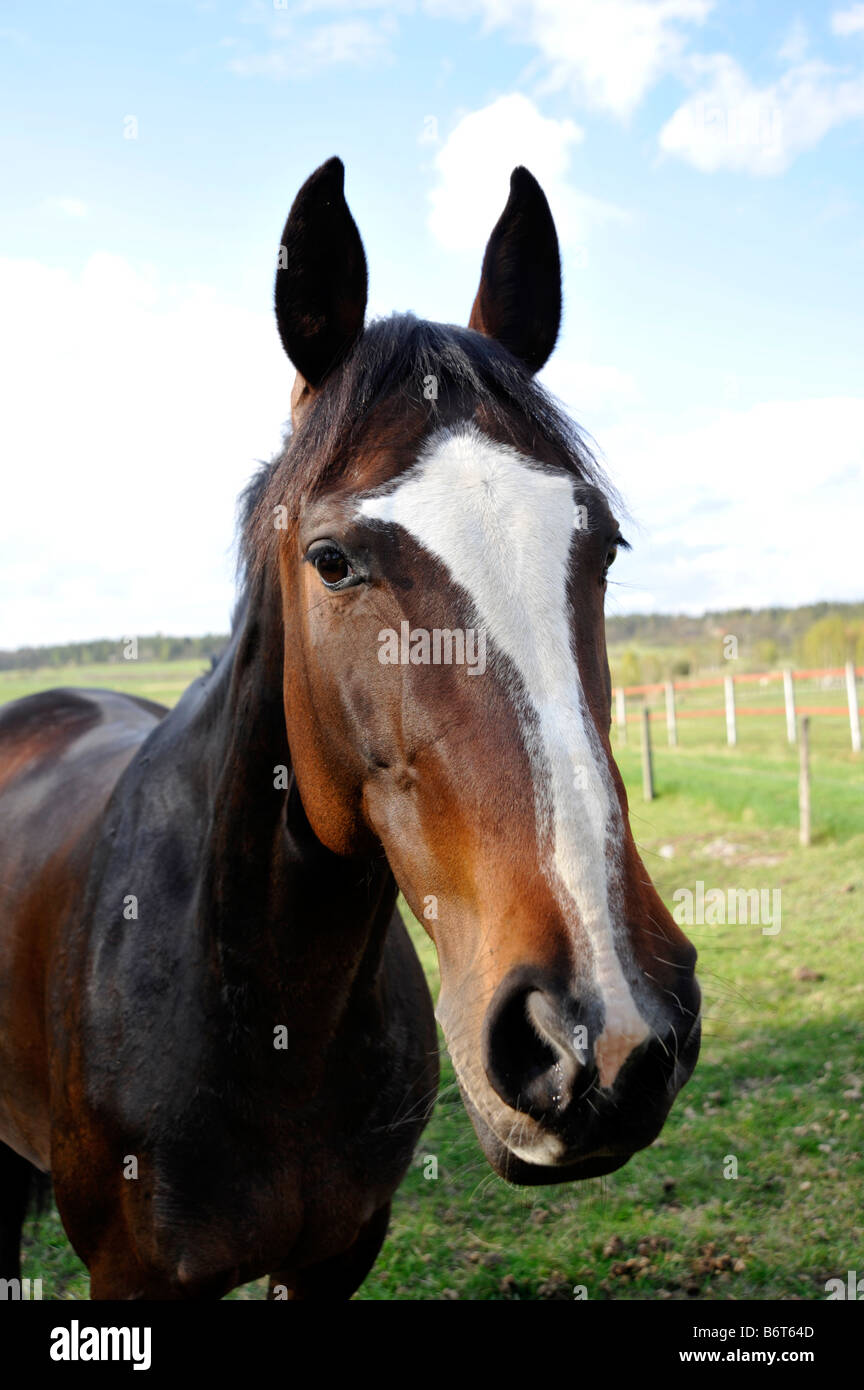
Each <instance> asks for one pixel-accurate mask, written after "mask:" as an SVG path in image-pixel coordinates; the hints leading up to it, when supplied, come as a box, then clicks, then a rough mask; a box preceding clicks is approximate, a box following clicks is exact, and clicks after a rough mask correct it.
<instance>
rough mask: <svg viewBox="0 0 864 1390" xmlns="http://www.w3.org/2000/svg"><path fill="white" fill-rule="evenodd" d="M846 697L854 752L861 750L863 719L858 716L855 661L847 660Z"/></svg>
mask: <svg viewBox="0 0 864 1390" xmlns="http://www.w3.org/2000/svg"><path fill="white" fill-rule="evenodd" d="M846 699H847V700H848V701H849V732H850V733H851V735H852V752H853V753H860V752H861V720H860V719H859V717H858V691H857V689H856V688H855V663H854V661H847V662H846Z"/></svg>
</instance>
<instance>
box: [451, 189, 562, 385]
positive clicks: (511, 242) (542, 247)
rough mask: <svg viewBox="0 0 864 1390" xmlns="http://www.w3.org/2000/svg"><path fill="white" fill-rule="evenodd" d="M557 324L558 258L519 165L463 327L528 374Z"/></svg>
mask: <svg viewBox="0 0 864 1390" xmlns="http://www.w3.org/2000/svg"><path fill="white" fill-rule="evenodd" d="M560 325H561V258H560V256H559V253H558V237H557V235H556V233H555V223H554V222H553V220H552V213H551V212H550V211H549V204H548V203H547V201H546V195H545V193H544V192H543V189H542V188H541V187H540V185H539V183H538V182H537V180H536V179H535V178H534V175H533V174H529V172H528V170H527V169H523V168H522V166H521V165H520V166H519V168H518V169H514V170H513V173H512V174H511V175H510V197H509V198H508V199H507V206H506V207H505V209H504V211H503V212H502V214H501V216H500V217H499V218H498V221H497V222H496V224H495V228H494V230H493V232H492V235H491V236H490V238H489V244H488V246H487V247H486V254H485V256H484V257H483V271H482V274H481V276H480V288H479V289H478V291H477V298H476V299H475V300H474V307H473V309H472V310H471V318H470V319H469V321H468V327H469V328H474V329H476V330H477V332H478V333H485V334H486V336H487V338H495V339H496V340H497V341H498V342H499V343H502V344H503V345H504V347H506V348H509V350H510V351H511V352H512V353H513V356H514V357H518V358H519V360H520V361H521V362H524V364H525V366H526V367H527V368H528V370H529V371H531V372H539V370H540V368H541V367H542V366H543V364H544V362H545V361H546V360H547V358H548V357H549V354H550V353H551V351H552V349H553V348H554V346H555V340H556V338H557V337H558V329H559V327H560Z"/></svg>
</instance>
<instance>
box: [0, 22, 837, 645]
mask: <svg viewBox="0 0 864 1390" xmlns="http://www.w3.org/2000/svg"><path fill="white" fill-rule="evenodd" d="M334 154H338V155H339V156H340V157H341V158H342V160H343V161H344V163H345V166H346V184H345V186H346V196H347V198H348V202H349V205H350V207H351V210H352V212H353V214H354V217H355V220H356V222H357V224H358V226H359V229H360V232H361V235H362V237H363V240H364V244H365V247H366V254H367V260H368V263H369V272H370V305H369V312H370V315H376V314H382V313H389V312H391V311H392V310H408V309H410V310H412V311H413V312H415V313H416V314H418V315H420V316H421V317H424V318H430V319H434V320H438V321H441V322H449V323H463V324H464V323H465V322H466V321H467V318H468V314H469V312H470V308H471V304H472V301H473V298H474V294H475V291H476V287H477V282H478V278H479V271H480V264H481V261H482V255H483V249H484V246H485V243H486V240H487V238H488V235H489V233H490V231H491V230H492V227H493V225H494V223H495V221H496V220H497V217H498V215H499V213H500V211H501V209H502V208H503V205H504V203H505V201H506V198H507V192H508V180H509V175H510V171H511V170H512V168H513V167H514V166H515V165H517V164H524V165H526V166H527V167H528V168H529V169H530V170H531V171H532V173H534V174H535V175H536V177H537V178H538V179H539V180H540V182H541V184H542V185H543V188H544V190H545V192H546V194H547V197H548V199H549V202H550V205H551V208H552V211H553V215H554V217H555V220H556V225H557V228H558V235H559V239H560V242H561V250H562V263H563V270H564V321H563V327H562V333H561V336H560V339H559V342H558V346H557V348H556V351H555V353H554V355H553V356H552V358H551V359H550V361H549V363H548V364H547V366H546V367H545V368H544V370H543V372H542V373H541V378H540V379H541V380H542V381H543V382H544V383H545V384H546V386H547V387H548V388H549V389H550V390H551V391H553V392H554V393H555V394H556V395H557V396H558V397H559V398H560V399H561V400H562V401H563V402H564V403H565V405H566V407H567V409H568V410H569V411H570V413H571V414H572V415H573V417H574V418H575V419H576V420H577V421H578V422H579V423H580V425H581V426H582V427H583V429H584V430H586V431H587V432H588V434H589V435H590V436H591V439H592V440H593V441H594V446H595V448H596V451H597V452H598V454H599V456H600V458H601V459H602V461H603V462H604V464H605V466H606V468H607V471H608V473H609V476H610V477H611V480H612V482H613V483H614V485H615V487H616V488H617V490H618V491H619V493H620V494H621V495H622V496H623V498H624V500H625V502H626V507H627V510H626V514H625V516H624V518H623V530H624V533H625V535H627V537H628V539H629V540H630V541H631V544H632V545H633V550H632V552H630V553H628V554H624V553H621V554H619V557H618V560H617V562H616V566H615V578H616V583H615V584H610V589H609V596H608V599H607V612H608V613H610V614H615V613H629V612H650V611H661V612H690V613H699V612H702V611H704V610H706V609H721V608H727V607H733V606H747V607H760V606H765V605H775V604H781V605H794V604H800V603H809V602H814V601H817V600H820V599H847V600H848V599H861V598H862V597H864V565H862V559H861V554H860V551H859V548H858V547H859V545H860V541H859V542H857V543H856V541H855V539H854V537H855V534H856V530H858V531H860V526H861V520H862V497H864V487H862V481H864V372H862V368H864V332H862V322H864V312H862V311H864V218H862V211H864V4H862V3H847V4H843V3H840V4H839V5H836V6H835V5H832V4H831V3H826V4H818V3H812V2H811V3H802V4H800V5H797V4H795V3H794V2H793V3H782V4H781V3H772V0H758V3H757V0H296V2H295V0H287V3H284V4H283V3H281V0H276V2H275V3H273V0H248V2H247V3H244V2H243V0H237V2H236V3H231V2H230V0H212V2H211V3H203V2H202V3H191V0H189V2H188V3H187V0H171V2H170V3H169V0H162V3H157V2H155V0H141V3H138V4H135V5H117V4H116V3H113V2H112V3H99V2H98V0H90V3H87V2H86V0H85V2H84V3H81V4H76V5H74V6H70V5H68V4H60V3H52V0H42V3H40V4H39V5H38V6H34V5H33V4H32V3H29V0H28V3H18V0H4V3H3V6H2V8H0V168H2V173H3V176H2V179H0V397H2V403H0V459H2V463H0V647H3V648H9V647H16V646H18V645H22V644H25V643H26V644H39V643H53V642H61V641H72V640H78V639H86V638H95V637H117V638H120V637H123V636H130V635H135V634H144V633H150V632H154V631H161V632H165V633H172V634H185V633H189V634H199V633H203V632H206V631H227V629H228V625H229V618H230V612H231V608H232V603H233V596H234V560H235V551H234V530H235V526H234V523H235V499H236V496H237V494H238V493H239V491H240V490H241V488H242V487H243V486H244V484H245V482H246V481H247V480H248V478H249V476H250V474H251V473H252V472H253V471H254V469H255V467H256V463H257V461H258V460H261V459H266V458H269V457H270V456H271V455H272V454H273V453H274V452H275V451H276V450H277V449H278V447H279V445H280V440H281V438H282V433H283V429H284V422H285V420H286V419H287V417H288V414H289V396H290V390H291V384H292V380H293V370H292V369H291V367H290V365H289V363H288V362H287V359H286V358H285V356H284V354H283V352H282V348H281V346H280V343H279V339H278V336H277V333H276V328H275V323H274V320H273V316H272V309H271V302H272V283H273V275H274V270H275V266H276V258H277V254H278V246H279V240H280V235H281V231H282V226H283V223H284V220H285V217H286V215H287V213H288V209H289V208H290V205H291V202H292V200H293V198H294V195H295V193H296V191H297V189H298V188H299V187H300V185H301V184H302V183H303V181H304V180H305V179H306V178H307V177H308V175H309V174H310V173H311V172H312V170H313V169H315V168H316V167H317V166H318V165H319V164H320V163H322V162H323V161H324V160H325V159H328V158H329V157H330V156H332V155H334Z"/></svg>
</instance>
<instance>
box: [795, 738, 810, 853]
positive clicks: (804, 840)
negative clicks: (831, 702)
mask: <svg viewBox="0 0 864 1390" xmlns="http://www.w3.org/2000/svg"><path fill="white" fill-rule="evenodd" d="M798 768H799V771H798V839H799V841H800V842H801V844H802V845H805V846H806V845H809V843H810V716H809V714H805V715H804V716H803V717H802V719H801V741H800V746H799V749H798Z"/></svg>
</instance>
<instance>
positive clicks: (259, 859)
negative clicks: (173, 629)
mask: <svg viewBox="0 0 864 1390" xmlns="http://www.w3.org/2000/svg"><path fill="white" fill-rule="evenodd" d="M238 629H239V630H238V632H237V634H236V635H235V637H234V638H233V639H232V642H231V646H230V648H229V651H228V652H227V653H226V656H225V657H224V658H223V662H222V663H221V664H220V667H219V668H217V670H216V672H215V673H214V677H213V678H212V679H213V682H214V689H213V692H212V696H211V697H210V699H209V700H205V702H204V707H202V713H201V715H200V716H199V718H198V721H197V722H198V724H199V726H202V725H203V727H204V728H205V729H206V730H207V731H208V732H207V742H208V746H207V753H206V756H207V760H208V766H209V775H208V778H207V783H208V787H209V792H208V799H209V806H208V812H209V817H210V828H209V833H208V836H207V842H206V847H205V856H204V857H205V866H204V872H203V874H202V877H201V878H200V880H199V900H198V917H199V922H200V924H201V925H202V926H203V928H204V930H205V931H206V932H207V934H208V936H210V938H211V940H212V941H213V942H214V944H215V947H216V959H217V960H218V963H219V970H220V974H221V976H222V983H223V987H227V991H226V990H225V989H224V988H223V994H225V993H226V992H227V994H228V995H229V996H235V997H236V998H237V999H238V1001H242V1000H243V999H248V1000H250V1001H254V1000H256V999H257V1000H258V1001H259V1003H260V1001H261V999H262V997H263V996H266V997H267V998H268V999H269V1000H270V1001H273V1002H275V1000H276V999H277V998H278V999H279V1001H280V1003H282V1004H284V1007H285V1009H286V1010H289V1011H290V1012H291V1015H292V1017H293V1018H295V1019H296V1016H297V1012H298V1009H301V1010H302V1009H303V1008H304V1007H306V1006H308V1008H309V1009H310V1011H313V1012H315V1013H316V1015H317V1022H316V1023H315V1027H316V1031H317V1029H318V1028H320V1027H321V1026H322V1025H323V1026H325V1027H326V1026H328V1020H329V1027H330V1028H331V1029H332V1028H333V1027H335V1026H338V1020H339V1018H340V1017H341V1015H342V1013H343V1012H344V1010H345V1008H346V1007H347V1004H348V1001H349V999H350V998H351V997H352V995H356V994H357V992H358V991H359V992H361V993H362V991H363V989H364V987H365V986H368V987H369V988H373V987H374V978H375V974H376V971H377V965H378V961H379V959H380V952H381V947H382V944H383V938H384V934H385V932H386V927H387V923H388V922H389V920H390V916H391V915H392V911H393V905H394V901H395V891H396V890H395V886H394V884H393V880H392V876H391V874H390V872H389V870H388V869H387V866H386V864H385V863H384V861H383V859H381V860H379V861H376V864H375V865H374V866H372V865H369V864H366V863H364V862H358V861H351V860H346V859H344V858H341V857H340V856H337V855H334V854H332V853H331V852H330V851H329V850H327V849H326V848H325V847H324V846H323V845H322V844H321V843H320V841H319V840H318V839H317V838H316V837H315V835H314V833H313V832H312V830H311V828H310V826H309V823H308V821H307V820H306V816H305V814H304V812H303V808H302V804H301V802H300V798H299V795H298V793H297V790H296V787H295V785H294V778H293V773H292V770H291V757H290V750H289V746H288V740H287V736H286V732H285V716H284V709H283V698H282V680H283V630H282V615H281V605H280V602H279V596H278V593H275V592H272V591H268V590H267V588H266V586H264V588H263V589H262V591H260V592H259V594H258V595H257V596H256V595H253V596H252V597H251V598H250V599H249V601H248V603H247V606H246V611H245V614H244V615H243V617H242V619H241V620H240V623H239V625H238ZM208 706H209V708H208ZM211 730H212V732H210V731H211ZM286 783H287V785H286ZM286 1021H287V1020H286ZM310 1026H311V1017H310Z"/></svg>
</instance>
